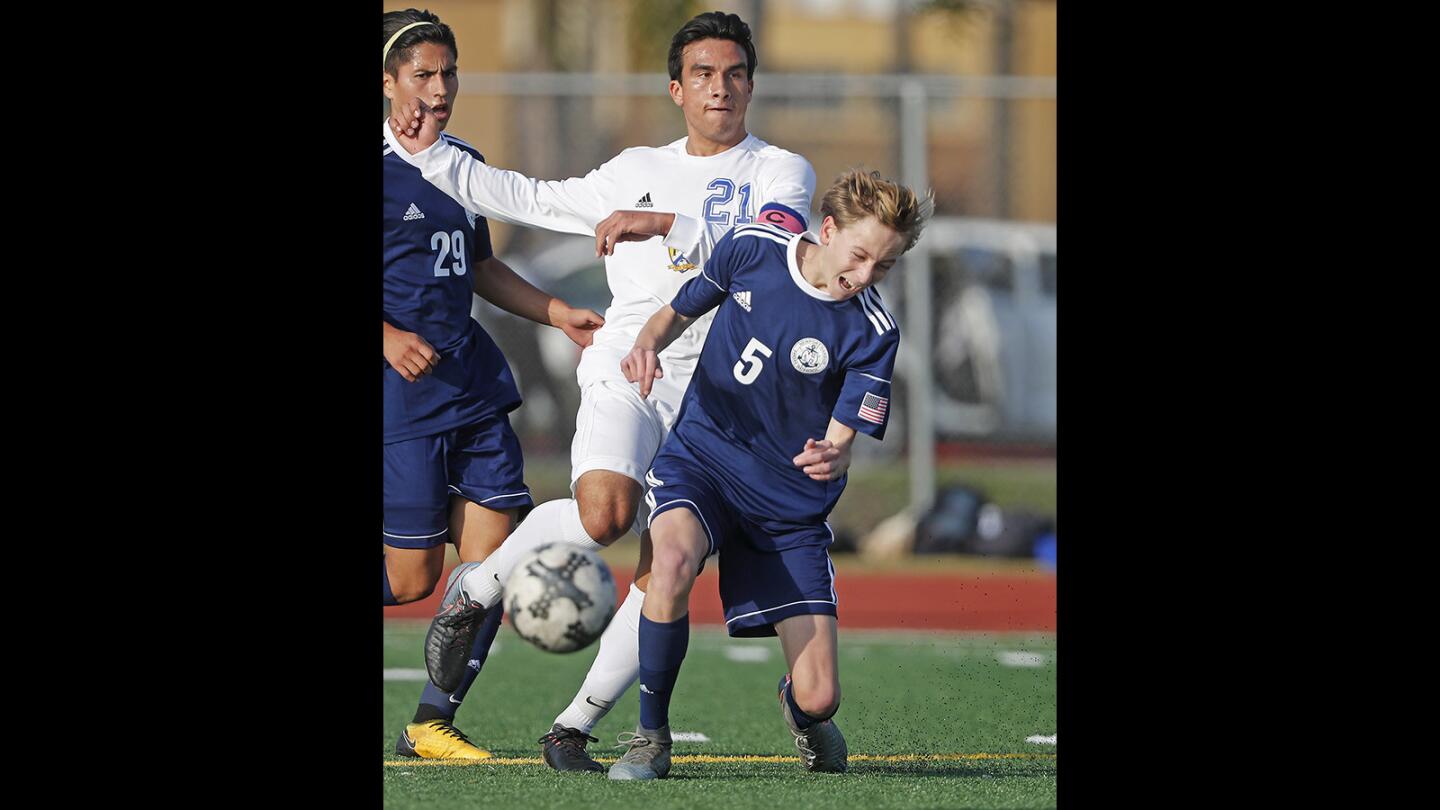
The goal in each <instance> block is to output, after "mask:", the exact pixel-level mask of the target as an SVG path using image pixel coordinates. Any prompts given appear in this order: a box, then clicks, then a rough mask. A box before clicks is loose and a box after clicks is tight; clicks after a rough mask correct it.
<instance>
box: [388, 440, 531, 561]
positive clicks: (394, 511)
mask: <svg viewBox="0 0 1440 810" xmlns="http://www.w3.org/2000/svg"><path fill="white" fill-rule="evenodd" d="M451 495H459V496H461V497H463V498H465V499H467V500H470V501H474V502H475V503H478V504H480V505H481V506H484V507H487V508H489V509H495V510H501V509H511V508H515V507H521V508H522V509H523V508H524V507H527V506H532V505H533V503H534V502H533V501H531V499H530V488H529V487H527V486H525V459H524V458H523V457H522V456H521V454H520V440H519V439H517V438H516V437H515V431H514V430H511V428H510V417H509V416H507V415H505V414H500V415H499V416H496V417H492V418H490V419H487V420H485V421H483V422H479V423H477V424H474V425H467V426H465V427H462V428H456V429H454V430H447V431H445V432H444V433H437V434H435V435H433V436H421V437H420V438H418V439H407V440H405V441H399V442H394V443H391V444H387V445H385V495H384V523H383V524H382V528H381V541H382V542H384V544H385V545H387V546H394V547H395V548H432V547H434V546H438V545H440V544H441V543H448V542H450V539H451V538H450V496H451Z"/></svg>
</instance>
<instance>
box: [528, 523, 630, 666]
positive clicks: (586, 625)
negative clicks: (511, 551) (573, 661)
mask: <svg viewBox="0 0 1440 810" xmlns="http://www.w3.org/2000/svg"><path fill="white" fill-rule="evenodd" d="M505 612H506V613H508V614H509V615H510V624H511V626H513V627H514V628H515V632H517V633H519V634H520V637H521V638H523V639H525V640H526V641H528V642H530V643H531V644H534V645H535V646H536V647H539V648H540V649H542V650H545V651H546V652H555V653H568V652H575V651H576V650H582V649H584V648H586V647H588V646H590V644H591V643H592V642H594V641H595V639H597V638H599V637H600V634H601V633H603V632H605V625H607V624H609V623H610V617H611V616H614V615H615V577H614V576H613V575H611V573H610V566H608V565H606V564H605V561H604V560H602V559H600V555H599V554H596V553H595V552H593V551H587V550H585V549H580V548H576V547H574V546H570V545H565V544H562V543H548V544H546V545H543V546H541V547H539V548H537V549H535V550H534V551H532V552H530V553H529V554H527V555H525V557H523V558H522V559H521V560H520V562H519V563H518V564H517V565H516V566H515V568H514V570H513V571H512V572H511V573H510V578H509V579H508V580H506V582H505Z"/></svg>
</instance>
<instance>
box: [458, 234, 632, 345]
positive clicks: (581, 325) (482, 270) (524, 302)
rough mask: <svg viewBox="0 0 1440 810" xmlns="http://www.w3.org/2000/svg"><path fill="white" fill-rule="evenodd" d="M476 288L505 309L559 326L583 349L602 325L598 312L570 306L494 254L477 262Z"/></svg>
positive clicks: (483, 296) (478, 292) (490, 300)
mask: <svg viewBox="0 0 1440 810" xmlns="http://www.w3.org/2000/svg"><path fill="white" fill-rule="evenodd" d="M475 292H476V293H477V294H478V295H479V296H480V297H481V298H484V299H485V300H486V301H489V302H490V303H492V304H494V305H495V306H497V307H500V308H501V309H503V310H505V311H506V312H509V313H512V314H514V315H519V316H520V317H522V318H528V319H530V320H532V321H534V322H536V323H540V324H545V325H546V326H553V327H555V328H556V329H559V330H560V331H562V332H564V333H565V336H566V337H568V338H570V339H571V340H573V341H575V345H577V346H579V347H580V348H582V349H583V348H585V347H586V346H589V345H590V343H591V341H593V340H594V339H595V330H596V329H599V328H600V327H602V326H604V325H605V319H604V318H603V317H601V316H600V314H599V313H598V312H596V311H594V310H592V309H580V308H577V307H572V306H570V305H569V304H567V303H565V301H563V300H561V299H559V298H556V297H555V296H553V295H550V294H549V293H547V292H544V291H542V290H540V289H538V288H536V287H535V285H533V284H531V283H530V282H528V281H526V280H525V279H524V278H522V277H521V276H520V275H519V274H518V273H516V272H515V271H514V270H512V269H510V265H508V264H506V263H504V262H502V261H500V260H499V259H497V258H495V257H494V256H491V257H489V258H487V259H485V260H484V261H482V262H480V267H479V269H478V272H476V273H475Z"/></svg>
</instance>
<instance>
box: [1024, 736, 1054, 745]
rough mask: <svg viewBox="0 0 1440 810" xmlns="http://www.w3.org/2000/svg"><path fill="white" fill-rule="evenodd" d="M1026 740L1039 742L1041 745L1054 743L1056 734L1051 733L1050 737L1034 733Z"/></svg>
mask: <svg viewBox="0 0 1440 810" xmlns="http://www.w3.org/2000/svg"><path fill="white" fill-rule="evenodd" d="M1025 742H1028V743H1037V744H1039V745H1054V744H1055V735H1054V734H1051V735H1050V736H1049V737H1045V736H1042V735H1040V734H1032V735H1030V736H1029V737H1026V738H1025Z"/></svg>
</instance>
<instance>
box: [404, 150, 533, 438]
mask: <svg viewBox="0 0 1440 810" xmlns="http://www.w3.org/2000/svg"><path fill="white" fill-rule="evenodd" d="M441 137H442V138H444V139H445V140H446V141H448V142H450V143H452V144H454V145H455V146H457V147H458V148H460V149H464V150H465V151H466V152H469V153H470V154H472V155H474V157H475V158H476V159H477V160H484V158H483V157H481V155H480V153H479V152H477V151H475V149H474V148H472V147H471V146H470V145H469V144H466V143H464V142H463V141H460V140H459V139H457V138H454V137H452V136H449V135H443V134H442V135H441ZM384 150H385V151H384V156H383V157H384V160H385V175H384V183H385V217H384V230H385V244H384V256H385V267H384V317H385V320H386V321H388V322H389V323H390V324H391V325H393V326H395V327H397V328H399V329H403V330H405V331H407V332H414V333H416V334H418V335H420V336H421V337H423V338H424V339H425V340H426V341H427V342H428V343H429V344H430V345H431V346H433V347H434V348H435V350H436V351H437V352H439V354H440V363H439V365H438V366H437V367H436V368H435V369H434V370H433V371H431V372H430V373H429V374H426V375H425V376H423V377H421V378H420V379H419V380H417V381H415V382H413V383H412V382H406V381H405V378H404V377H401V376H400V374H399V372H397V371H395V370H394V369H393V368H391V367H390V364H389V363H386V362H385V361H384V360H383V359H382V360H381V363H382V365H383V366H384V376H385V383H384V385H385V417H384V419H385V428H384V440H385V441H386V442H395V441H403V440H406V439H413V438H417V437H420V436H430V435H434V434H437V433H441V432H443V431H446V430H450V429H453V428H456V427H459V426H461V425H466V424H471V423H473V422H476V421H478V420H481V419H485V418H487V417H490V416H493V415H496V414H503V413H508V412H510V411H512V410H514V409H515V408H517V407H519V406H520V392H519V390H518V389H517V388H516V387H515V378H514V376H513V375H512V374H511V373H510V366H509V364H507V363H506V362H505V357H504V356H503V355H502V354H501V353H500V349H499V347H497V346H496V345H495V341H494V340H492V339H491V337H490V336H489V335H488V334H486V333H485V330H484V329H482V328H481V327H480V324H479V323H478V322H476V321H475V320H474V319H473V318H471V317H470V303H471V293H472V290H473V288H474V276H473V274H474V273H475V272H477V265H479V263H480V262H481V261H483V260H485V259H487V258H489V257H490V256H491V255H492V254H491V249H490V230H489V226H488V225H487V224H486V222H485V219H484V218H483V217H476V216H474V215H472V214H470V213H468V212H467V211H466V210H465V209H464V208H462V207H461V206H460V205H459V204H458V203H456V202H455V201H454V200H452V199H450V198H449V197H448V196H446V195H445V193H444V192H442V191H440V190H439V189H437V188H436V187H435V186H433V185H431V184H430V183H428V182H426V180H425V178H424V177H422V176H421V174H420V170H419V169H416V168H415V167H414V166H411V165H410V164H408V163H406V162H405V161H404V160H402V159H401V158H400V157H399V156H398V155H396V154H394V153H393V152H392V148H391V146H390V143H389V141H388V140H387V141H386V142H385V144H384Z"/></svg>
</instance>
